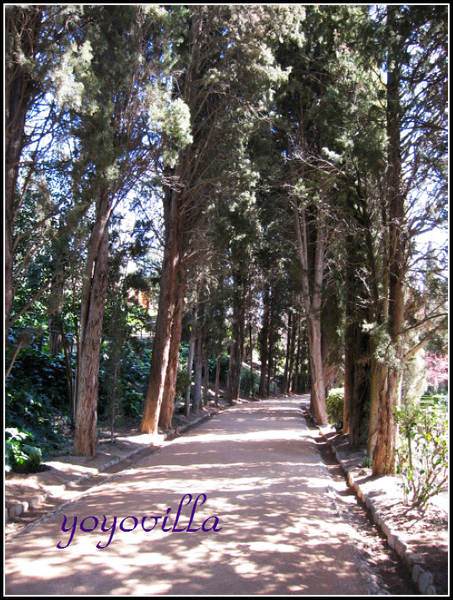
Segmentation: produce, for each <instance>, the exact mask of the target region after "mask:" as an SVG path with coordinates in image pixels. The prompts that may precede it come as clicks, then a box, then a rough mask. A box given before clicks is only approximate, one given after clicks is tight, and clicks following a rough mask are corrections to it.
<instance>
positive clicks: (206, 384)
mask: <svg viewBox="0 0 453 600" xmlns="http://www.w3.org/2000/svg"><path fill="white" fill-rule="evenodd" d="M203 362H204V377H203V379H204V385H203V387H204V390H203V395H204V405H205V406H208V405H209V354H208V340H207V339H206V338H205V340H204V361H203Z"/></svg>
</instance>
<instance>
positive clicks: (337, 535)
mask: <svg viewBox="0 0 453 600" xmlns="http://www.w3.org/2000/svg"><path fill="white" fill-rule="evenodd" d="M299 406H300V398H299V399H286V398H285V399H283V398H282V399H281V400H273V401H266V402H260V403H251V404H246V405H241V406H237V407H234V408H232V409H230V410H228V411H226V412H224V413H223V414H221V415H218V416H217V417H215V418H214V419H212V420H210V421H208V422H206V423H204V424H203V425H202V426H201V427H199V428H198V429H196V430H194V431H193V432H192V433H191V434H189V435H186V436H184V437H181V438H179V439H177V440H175V441H173V442H171V443H169V444H167V445H165V446H164V447H163V448H162V449H161V450H160V451H159V452H158V453H156V454H154V455H152V456H150V457H148V458H146V459H145V460H144V461H143V462H142V463H141V464H140V467H139V468H136V469H134V470H131V471H129V472H126V473H125V474H124V475H123V476H122V477H121V478H119V479H117V480H116V481H112V482H110V483H109V484H105V485H103V486H101V487H99V488H96V490H95V491H94V493H92V494H90V495H89V496H87V497H85V498H84V499H82V500H80V501H79V502H77V503H74V504H72V505H70V506H68V507H65V508H64V509H63V510H62V511H61V512H60V513H56V514H54V515H53V516H52V517H51V518H50V519H49V520H48V521H47V522H45V523H41V524H39V525H37V526H36V527H35V528H34V529H33V530H32V531H30V532H28V533H26V534H25V535H20V536H18V537H16V538H15V539H14V540H13V542H12V543H10V544H7V545H6V578H5V581H6V593H7V594H8V595H11V594H30V595H45V596H48V595H85V594H86V595H96V594H114V595H121V594H124V595H153V594H180V595H204V594H206V595H240V594H260V595H262V594H281V595H284V594H322V595H326V594H333V595H336V596H338V595H352V594H357V595H360V596H362V595H366V594H367V583H366V580H365V577H364V576H363V575H362V574H361V573H360V565H358V564H357V559H356V553H355V551H354V548H353V546H352V543H351V540H350V537H349V535H348V526H347V524H345V523H343V522H342V521H341V519H340V517H338V516H337V513H336V511H335V506H334V503H333V501H332V500H331V498H330V496H329V493H328V490H327V486H328V484H329V478H328V475H327V474H326V471H325V469H324V468H323V465H322V463H321V459H320V457H319V455H318V454H317V452H316V450H315V443H314V441H313V437H312V435H311V434H310V432H309V430H308V429H307V427H306V425H305V422H304V420H303V418H302V415H301V411H300V408H299ZM187 494H190V495H191V497H192V501H191V502H190V504H189V500H190V496H188V495H187ZM202 494H204V495H205V497H206V501H205V502H204V504H203V505H202V506H200V503H201V502H202V500H204V496H202ZM200 495H201V496H200ZM198 496H200V499H199V502H198V506H197V507H196V511H195V515H194V517H193V520H192V524H191V526H190V529H192V530H194V531H187V527H188V525H189V519H190V513H191V512H192V509H193V507H194V504H195V500H196V498H197V497H198ZM182 499H183V504H186V503H187V504H188V505H187V506H185V507H183V509H182V511H181V514H180V517H179V520H178V523H177V524H176V527H175V529H183V530H184V531H179V532H178V531H172V529H173V526H174V524H175V515H176V513H177V512H178V506H179V504H180V502H181V500H182ZM168 508H171V511H170V513H168V519H167V521H166V523H165V524H164V529H168V530H169V531H162V518H160V519H159V520H158V522H157V526H156V527H155V528H154V529H152V526H153V523H155V520H153V519H151V518H147V519H146V520H145V521H144V527H145V528H146V529H152V531H144V530H143V528H142V519H143V517H145V516H146V517H152V516H160V517H165V516H167V509H168ZM64 515H65V516H66V527H67V528H69V526H71V525H73V524H74V519H75V518H77V528H76V530H75V533H74V536H73V538H72V541H71V542H70V544H68V542H69V540H70V538H71V535H72V532H71V531H68V532H64V531H62V524H63V518H64ZM104 516H105V519H104ZM87 517H96V518H97V519H98V520H99V524H98V526H97V528H96V529H95V530H94V531H93V532H91V533H90V532H89V531H88V530H90V529H92V528H93V527H94V526H95V525H96V520H95V519H94V518H91V519H88V518H87ZM114 517H116V528H115V530H114V531H113V528H112V524H113V523H114V520H115V519H114ZM125 517H129V518H128V519H126V520H125V521H123V520H124V519H125ZM209 517H212V518H211V519H209V520H207V519H208V518H209ZM214 517H217V519H215V518H214ZM84 519H86V520H85V521H83V520H84ZM82 521H83V523H82ZM104 521H105V525H104V529H105V530H106V531H101V526H102V525H103V524H104ZM203 523H204V529H205V530H206V531H203V528H202V525H203ZM81 524H82V527H83V528H84V529H86V530H87V531H82V530H81V528H80V525H81ZM135 524H137V526H136V527H135V528H134V526H135ZM120 525H121V527H122V529H123V530H124V531H122V530H121V528H120ZM108 528H112V529H110V531H107V529H108ZM220 528H221V529H220ZM127 529H130V530H132V529H133V530H132V531H126V530H127ZM214 529H220V530H219V531H214ZM109 539H111V541H110V543H108V542H109ZM59 543H60V545H61V546H66V547H65V548H63V549H60V548H57V544H59ZM97 545H99V546H101V547H103V549H101V548H98V547H97Z"/></svg>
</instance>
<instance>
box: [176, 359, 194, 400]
mask: <svg viewBox="0 0 453 600" xmlns="http://www.w3.org/2000/svg"><path fill="white" fill-rule="evenodd" d="M189 385H190V375H189V373H188V371H187V369H184V368H181V367H180V368H179V369H178V373H177V376H176V392H175V401H176V399H177V398H182V397H183V396H184V394H185V393H186V390H187V388H188V387H189Z"/></svg>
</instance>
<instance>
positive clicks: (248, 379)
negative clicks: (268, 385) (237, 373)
mask: <svg viewBox="0 0 453 600" xmlns="http://www.w3.org/2000/svg"><path fill="white" fill-rule="evenodd" d="M259 384H260V376H259V374H258V373H255V372H254V373H253V374H252V372H251V371H250V369H249V368H243V369H242V374H241V390H242V392H243V394H244V395H245V396H251V395H252V385H253V390H254V394H257V393H258V388H259Z"/></svg>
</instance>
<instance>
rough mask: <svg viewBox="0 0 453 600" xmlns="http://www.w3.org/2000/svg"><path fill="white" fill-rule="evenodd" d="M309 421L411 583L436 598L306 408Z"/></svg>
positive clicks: (412, 555) (425, 573)
mask: <svg viewBox="0 0 453 600" xmlns="http://www.w3.org/2000/svg"><path fill="white" fill-rule="evenodd" d="M304 411H305V412H306V414H307V416H308V418H309V420H310V421H311V422H312V423H313V424H314V425H316V427H317V429H318V430H319V432H320V434H321V436H322V438H323V440H324V441H325V442H326V443H327V444H328V446H329V447H330V448H331V450H332V452H333V453H334V455H335V458H336V460H337V461H338V463H339V465H340V466H341V468H342V470H343V472H344V474H345V476H346V478H347V481H348V483H349V485H350V486H351V488H352V489H353V490H354V492H355V494H356V496H357V497H358V498H360V500H362V502H364V503H365V504H366V506H367V508H368V509H369V510H370V512H371V515H372V517H373V521H374V523H375V524H376V525H377V526H378V527H379V529H380V530H381V531H382V533H383V534H384V535H385V536H386V538H387V542H388V544H389V546H390V547H391V548H392V549H393V550H395V552H396V553H397V554H398V556H399V557H400V558H401V560H402V561H403V564H404V566H405V567H406V569H407V570H408V571H409V574H410V575H411V578H412V581H413V582H414V583H415V584H416V585H417V587H418V589H419V591H420V593H421V594H422V595H424V596H436V595H437V592H436V588H435V586H434V584H433V575H432V573H430V572H429V571H426V570H425V569H423V568H422V567H421V566H420V565H419V564H418V562H417V561H418V559H419V557H418V555H417V554H415V553H414V552H412V551H411V550H409V549H408V548H407V546H406V544H405V543H404V542H403V541H402V539H401V537H400V535H399V534H398V532H397V531H395V530H393V529H391V528H390V527H389V525H388V524H387V523H386V521H385V519H384V517H383V516H382V515H381V513H380V512H379V510H378V509H377V507H376V505H375V504H374V502H373V500H372V498H370V497H369V496H368V495H367V494H366V493H365V492H364V491H363V490H362V489H361V487H360V485H359V484H358V483H357V481H355V479H354V475H353V473H352V472H351V470H350V469H349V468H348V466H347V464H346V463H345V461H343V460H342V459H341V457H340V456H339V453H338V452H337V449H336V448H335V447H334V446H333V445H332V444H331V443H330V441H329V438H328V437H327V436H326V435H325V433H324V432H323V430H322V428H321V427H320V426H319V425H318V423H317V422H316V419H315V417H313V416H312V415H311V414H310V412H309V411H308V409H307V408H304Z"/></svg>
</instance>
